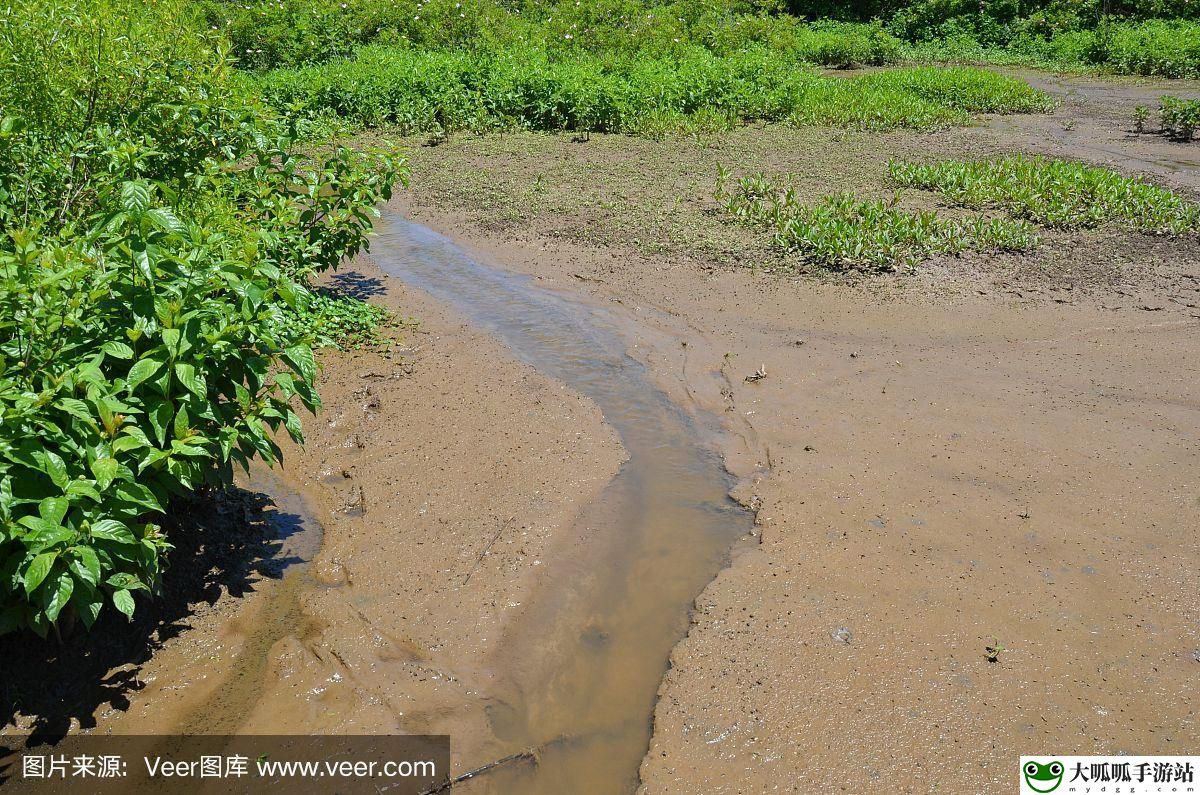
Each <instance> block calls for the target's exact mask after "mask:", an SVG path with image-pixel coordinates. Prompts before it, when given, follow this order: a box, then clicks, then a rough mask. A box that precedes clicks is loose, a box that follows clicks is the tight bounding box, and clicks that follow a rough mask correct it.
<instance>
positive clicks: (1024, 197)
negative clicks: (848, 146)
mask: <svg viewBox="0 0 1200 795" xmlns="http://www.w3.org/2000/svg"><path fill="white" fill-rule="evenodd" d="M888 170H889V174H890V177H891V179H892V181H893V182H894V183H895V184H896V185H898V186H902V187H910V188H918V189H921V190H930V191H936V192H938V193H941V194H942V195H943V196H945V197H946V199H947V200H948V201H949V202H951V203H952V204H955V205H958V206H962V207H971V208H976V209H983V208H1002V209H1005V210H1007V211H1009V212H1011V213H1013V214H1014V215H1016V216H1018V217H1020V218H1025V219H1028V220H1030V221H1034V222H1036V223H1039V224H1043V225H1045V226H1050V227H1054V228H1059V229H1074V228H1081V227H1083V228H1088V227H1096V226H1100V225H1101V224H1106V223H1121V224H1124V225H1126V226H1128V227H1130V228H1133V229H1137V230H1140V231H1143V232H1149V233H1154V234H1183V233H1185V232H1194V231H1198V230H1200V205H1198V204H1196V203H1195V202H1191V201H1188V200H1187V199H1184V198H1183V197H1181V196H1179V195H1178V194H1176V193H1174V192H1172V191H1169V190H1167V189H1165V188H1160V187H1158V186H1157V185H1151V184H1150V183H1148V182H1145V181H1144V180H1141V179H1138V178H1130V177H1124V176H1121V175H1120V174H1117V173H1116V172H1114V171H1111V170H1109V169H1106V168H1098V167H1095V166H1086V165H1084V164H1082V163H1076V162H1072V161H1066V160H1050V159H1046V158H1041V157H1028V156H1025V155H1016V156H1013V157H1007V158H1003V159H1000V160H981V161H970V162H960V161H954V160H951V161H946V162H942V163H933V164H928V165H922V164H915V163H906V162H893V163H891V164H889V167H888Z"/></svg>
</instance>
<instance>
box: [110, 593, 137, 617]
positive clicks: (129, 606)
mask: <svg viewBox="0 0 1200 795" xmlns="http://www.w3.org/2000/svg"><path fill="white" fill-rule="evenodd" d="M112 602H113V607H115V608H117V609H118V610H120V611H121V612H122V613H124V614H125V615H126V616H128V617H129V618H130V619H132V618H133V611H134V609H135V605H134V603H133V594H131V593H130V592H129V591H126V590H120V591H113V595H112Z"/></svg>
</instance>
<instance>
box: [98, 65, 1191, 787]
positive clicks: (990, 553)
mask: <svg viewBox="0 0 1200 795" xmlns="http://www.w3.org/2000/svg"><path fill="white" fill-rule="evenodd" d="M1089 90H1090V89H1089ZM1123 90H1125V89H1123ZM1145 90H1150V91H1157V88H1151V89H1145ZM1128 91H1129V92H1132V93H1129V94H1128V95H1126V94H1120V95H1119V96H1116V98H1115V99H1114V98H1113V97H1112V96H1110V95H1109V94H1107V93H1104V92H1100V94H1094V93H1093V94H1088V93H1087V92H1084V91H1077V92H1075V93H1074V94H1070V97H1071V99H1070V101H1069V102H1064V106H1063V108H1062V109H1060V110H1059V111H1058V113H1059V114H1060V115H1062V114H1071V119H1072V120H1073V125H1072V127H1073V129H1080V128H1081V126H1082V125H1085V123H1086V124H1088V125H1094V127H1095V130H1096V133H1095V135H1093V136H1091V138H1090V140H1091V141H1092V142H1093V143H1095V142H1099V144H1101V145H1102V146H1103V147H1109V145H1110V144H1111V143H1112V141H1116V143H1115V144H1113V145H1115V146H1117V147H1118V151H1119V152H1121V153H1122V155H1121V157H1120V158H1115V157H1112V156H1110V154H1106V151H1107V150H1105V151H1102V150H1101V149H1098V148H1095V147H1093V149H1092V150H1090V151H1082V150H1077V149H1075V148H1072V147H1074V146H1075V145H1074V144H1072V143H1071V141H1069V140H1066V139H1064V140H1061V141H1059V140H1057V139H1054V140H1050V139H1047V140H1049V142H1047V141H1046V140H1042V139H1040V138H1038V136H1037V135H1035V134H1029V133H1028V130H1030V129H1034V130H1036V129H1037V125H1045V124H1048V123H1056V124H1058V125H1059V126H1060V127H1061V126H1062V125H1063V124H1064V122H1063V121H1061V120H1057V121H1055V120H1056V119H1057V118H1058V117H1050V118H1051V121H1047V120H1046V119H1040V118H1039V119H1036V120H1030V121H1029V126H1028V127H1025V126H1022V123H1021V121H1020V120H1017V121H1016V122H1013V120H1005V121H1004V122H1003V123H1001V122H999V121H998V120H997V121H993V122H991V123H989V124H987V125H983V126H980V127H977V128H972V129H967V130H952V131H942V132H938V133H931V134H927V135H916V134H912V133H895V134H887V135H877V134H872V135H867V134H858V133H846V132H844V131H835V130H791V129H786V128H780V127H751V128H743V129H740V130H737V131H734V132H732V133H729V134H727V135H724V136H719V137H717V138H714V139H712V140H667V141H646V140H641V139H630V138H622V137H615V136H602V135H594V136H592V138H591V141H590V142H588V143H586V144H580V143H576V142H573V141H571V139H570V137H569V136H547V135H513V136H503V137H485V138H474V137H469V136H462V137H454V138H452V139H451V140H450V141H448V142H445V143H443V144H441V145H440V146H439V147H437V149H436V150H433V149H420V148H418V149H416V150H415V152H414V166H415V174H414V184H415V188H414V190H413V191H412V192H411V193H409V194H408V195H407V196H406V198H405V200H404V202H403V203H402V204H399V205H397V207H396V208H393V209H395V210H397V211H399V212H401V213H403V214H404V215H405V216H406V217H409V218H413V219H415V220H417V221H419V222H421V223H424V224H427V225H428V226H430V227H432V228H433V229H434V230H436V231H437V232H440V233H441V234H442V235H445V237H441V236H439V235H437V234H431V233H428V232H427V231H424V230H422V229H420V228H416V227H406V224H407V223H408V222H406V221H403V220H394V221H393V222H392V229H393V234H392V235H391V237H389V233H388V231H387V230H382V231H383V232H384V234H383V235H382V236H381V238H380V239H379V240H378V241H377V242H376V249H375V253H374V256H375V258H376V261H369V260H364V261H362V262H359V263H355V266H354V267H353V268H352V269H351V270H350V271H348V272H347V273H346V275H344V276H342V277H340V279H341V280H342V284H343V286H344V287H346V288H347V289H354V290H357V291H359V292H360V293H361V294H364V295H373V296H374V297H375V300H379V301H383V302H385V303H388V304H390V305H392V306H394V307H397V308H399V309H400V310H401V311H403V312H404V313H405V314H409V315H413V316H416V317H418V318H420V319H421V328H420V330H419V331H417V332H409V333H407V334H406V335H405V336H404V345H405V349H404V350H402V351H400V352H399V354H400V355H399V356H398V357H393V358H388V357H383V356H380V355H377V354H375V353H357V354H355V353H350V354H338V355H331V356H327V357H326V359H325V362H326V367H325V370H324V373H323V376H322V377H323V381H324V384H323V394H324V395H325V396H326V406H327V407H326V410H325V412H324V413H323V414H322V415H321V416H320V417H319V418H318V419H317V420H316V421H310V423H309V429H310V431H309V436H310V441H309V444H308V446H307V447H306V448H305V450H303V451H292V455H291V458H290V460H289V464H288V466H287V467H286V468H285V470H284V471H283V473H282V474H281V475H280V477H282V478H283V479H284V486H285V488H286V489H290V490H291V491H294V492H297V493H301V494H303V495H304V497H305V505H304V507H303V510H301V509H300V508H296V509H294V510H295V511H296V512H299V513H305V514H308V515H310V516H312V517H313V518H314V519H315V521H316V522H317V523H319V524H320V525H321V526H322V527H323V529H324V539H323V546H322V549H321V552H320V554H318V555H317V556H316V557H315V559H314V560H313V562H312V563H311V565H310V566H308V567H307V568H305V569H304V571H305V572H306V573H305V578H306V579H304V580H303V581H301V582H300V583H299V585H301V586H302V587H295V588H292V589H291V590H288V588H289V586H288V582H289V581H288V579H287V578H286V577H285V578H284V579H283V580H281V581H278V582H274V581H272V582H263V583H262V585H261V588H260V590H261V597H260V598H256V599H248V600H242V601H241V602H237V603H235V605H236V606H237V609H236V610H233V611H222V610H220V609H217V610H214V611H211V613H203V614H200V615H199V616H198V618H196V619H195V621H194V626H195V627H196V628H197V629H199V631H193V632H188V633H182V634H180V635H179V636H178V637H177V638H176V639H175V640H173V641H169V642H168V643H167V644H166V645H165V646H163V648H162V649H161V650H160V651H159V652H158V653H157V654H156V655H155V656H154V657H153V658H152V659H150V660H149V661H148V662H145V663H144V664H143V665H142V666H141V668H140V673H139V674H138V675H139V676H140V677H141V679H142V682H143V684H144V685H145V687H144V688H143V689H142V690H140V691H138V692H133V693H132V694H131V695H130V696H129V699H130V701H131V705H130V708H129V709H128V710H127V711H120V710H117V709H115V708H114V709H109V710H108V711H107V713H106V715H105V720H104V721H103V723H102V724H101V726H100V730H112V731H125V732H139V731H161V732H165V731H171V730H173V729H177V728H179V727H190V726H203V725H213V726H220V727H222V728H223V729H224V730H237V731H244V732H263V733H269V732H281V731H286V732H301V733H303V732H347V733H353V732H366V733H370V732H391V731H405V732H422V731H428V732H447V733H450V734H451V735H452V736H453V738H454V743H455V749H454V752H455V764H456V768H457V770H463V769H467V768H471V767H475V766H477V765H480V764H484V763H486V762H489V761H491V760H493V759H497V758H501V757H503V756H504V755H505V754H508V753H511V752H513V751H515V750H522V749H525V748H536V749H537V750H538V751H539V752H540V756H541V758H542V760H543V764H542V765H539V766H532V765H524V764H521V765H515V766H511V767H505V768H504V769H500V770H498V771H497V772H496V773H494V774H491V775H489V776H488V777H486V778H484V779H482V780H480V781H478V782H476V783H473V784H471V785H469V787H468V791H482V792H500V793H508V792H539V791H541V792H555V791H564V790H567V791H579V792H585V791H595V792H612V791H633V790H635V789H639V788H640V790H641V791H643V792H646V793H655V794H656V795H657V794H658V793H697V792H702V793H706V795H707V794H708V793H724V792H729V793H733V792H766V791H776V790H787V789H789V788H790V789H798V790H809V789H821V790H826V789H835V788H836V789H840V790H844V791H850V792H861V791H867V790H868V789H869V788H872V787H874V788H882V789H884V790H886V791H897V792H929V791H942V790H944V791H954V792H992V791H1004V790H1006V789H1009V788H1011V783H1012V780H1013V776H1014V773H1015V765H1016V760H1017V756H1018V755H1019V754H1022V753H1062V754H1067V753H1075V752H1078V753H1119V752H1123V751H1124V752H1130V753H1172V752H1187V750H1188V749H1189V748H1192V747H1194V746H1195V743H1196V741H1197V740H1198V739H1200V727H1198V726H1197V725H1196V716H1195V709H1194V706H1193V705H1192V704H1191V703H1190V702H1189V700H1188V699H1187V697H1186V694H1187V693H1189V692H1190V691H1189V688H1190V686H1191V684H1192V682H1193V681H1194V679H1195V676H1196V673H1197V671H1198V670H1200V669H1198V668H1197V666H1198V665H1200V663H1197V655H1198V654H1200V651H1198V650H1200V629H1198V628H1200V623H1198V621H1200V599H1198V597H1197V593H1198V590H1197V585H1198V584H1200V581H1198V578H1197V574H1196V572H1197V567H1198V564H1200V543H1198V541H1197V538H1196V534H1195V527H1196V525H1197V522H1198V521H1200V498H1198V497H1197V493H1196V488H1195V484H1196V480H1197V474H1198V473H1200V447H1198V446H1197V445H1196V443H1195V440H1196V439H1197V438H1198V437H1200V393H1198V388H1197V384H1200V335H1198V334H1197V331H1198V330H1200V270H1198V268H1200V266H1198V265H1197V263H1198V262H1200V242H1198V241H1196V240H1195V239H1193V238H1186V239H1176V240H1168V239H1165V238H1152V237H1148V236H1143V235H1136V234H1130V233H1126V232H1121V231H1119V230H1101V231H1097V232H1085V233H1071V234H1066V233H1062V234H1058V233H1054V234H1048V235H1047V239H1046V241H1045V242H1044V244H1043V247H1042V248H1041V249H1040V250H1039V252H1038V253H1037V254H1035V255H1032V256H1025V257H1018V256H1004V257H983V256H980V255H968V256H963V257H961V258H945V259H938V260H934V261H932V262H931V263H928V264H927V265H926V266H924V267H922V268H921V269H920V270H919V271H918V272H917V273H914V274H904V275H896V276H888V277H880V278H872V279H861V278H860V279H850V278H833V277H829V276H827V275H820V274H812V273H801V272H797V271H796V270H795V269H793V268H790V267H789V263H788V262H787V261H786V259H785V258H782V257H781V256H780V255H779V254H778V253H776V252H773V251H772V250H771V249H770V247H769V246H767V245H764V244H763V242H762V240H761V239H760V238H757V237H755V236H754V235H753V234H752V233H750V232H747V231H746V230H744V229H741V228H739V227H735V226H730V225H729V224H727V223H725V222H724V221H723V220H722V219H720V217H719V216H718V215H717V214H716V213H715V212H714V210H715V208H714V205H713V203H712V201H711V199H710V198H709V196H708V194H709V192H710V190H711V184H712V178H713V176H715V165H716V163H724V164H733V165H736V166H737V167H738V168H739V170H743V171H750V170H764V171H769V172H782V171H790V172H792V173H793V174H795V175H796V179H797V182H798V184H799V186H800V187H801V188H803V189H806V190H812V191H821V192H829V191H830V190H831V186H835V185H836V186H837V189H839V190H840V189H855V190H860V191H865V192H871V191H880V190H882V189H883V185H882V178H881V175H882V173H883V171H884V169H885V166H886V162H887V160H888V158H890V157H937V156H958V157H963V156H987V155H990V154H997V153H1003V152H1009V151H1014V150H1022V151H1025V150H1036V151H1044V152H1047V153H1053V154H1059V155H1071V156H1077V157H1082V158H1084V159H1088V160H1091V161H1093V162H1105V163H1109V164H1112V165H1114V166H1116V167H1119V168H1124V169H1126V170H1139V171H1140V170H1145V171H1149V172H1151V173H1154V174H1156V175H1157V176H1158V178H1160V179H1162V180H1164V181H1166V182H1168V183H1169V184H1172V185H1174V186H1176V187H1178V188H1179V189H1180V190H1185V191H1187V190H1194V189H1195V185H1196V184H1197V183H1196V170H1195V169H1194V168H1193V167H1191V166H1189V165H1188V162H1189V161H1188V158H1191V157H1193V155H1192V150H1190V149H1184V150H1180V149H1176V148H1169V149H1166V150H1164V153H1163V157H1166V160H1165V161H1164V160H1163V157H1159V156H1158V155H1156V154H1154V153H1150V151H1149V150H1150V149H1154V150H1155V152H1157V147H1159V146H1160V144H1159V143H1158V142H1153V141H1145V140H1139V141H1133V142H1126V143H1121V141H1122V140H1123V138H1122V135H1123V134H1120V133H1111V127H1112V125H1113V124H1115V123H1116V119H1117V117H1118V116H1119V115H1120V114H1121V112H1122V111H1121V110H1120V108H1121V107H1123V104H1122V103H1129V102H1135V103H1136V104H1145V102H1144V100H1143V99H1142V98H1141V97H1142V96H1143V95H1142V94H1141V93H1138V92H1140V91H1143V89H1142V88H1130V89H1128ZM1065 93H1067V92H1066V91H1064V94H1065ZM1118 106H1119V107H1118ZM1064 118H1065V117H1064ZM1100 131H1109V132H1105V133H1104V135H1101V132H1100ZM1063 132H1071V131H1070V130H1066V129H1064V130H1063ZM1105 136H1108V137H1105ZM1110 138H1111V139H1112V141H1110V140H1109V139H1110ZM1162 146H1167V144H1165V143H1164V144H1162ZM1152 161H1154V162H1158V163H1159V164H1160V165H1161V164H1162V163H1164V162H1166V163H1167V166H1163V169H1162V170H1161V171H1156V170H1155V168H1153V167H1152V166H1153V164H1154V163H1153V162H1152ZM395 229H400V230H401V233H400V234H395V233H394V231H395ZM455 252H458V253H455ZM462 252H465V254H463V253H462ZM414 261H421V262H425V264H426V265H427V266H430V267H427V268H425V269H423V270H422V269H414V268H413V267H411V265H412V263H413V262H414ZM406 262H407V265H406V264H405V263H406ZM472 262H473V263H474V265H472V264H471V263H472ZM381 266H382V267H381ZM735 266H737V267H735ZM388 273H390V274H391V276H390V277H389V276H388V275H387V274H388ZM405 284H408V285H413V287H406V286H405ZM479 291H482V292H479ZM567 383H570V384H571V386H570V387H568V386H567ZM622 396H623V397H622ZM622 407H623V408H622ZM602 410H603V414H602ZM605 418H607V420H608V423H607V424H606V422H605ZM647 418H649V419H650V422H649V423H647V422H645V420H646V419H647ZM639 423H640V424H639ZM647 428H653V429H655V430H654V431H653V433H649V434H648V435H642V434H643V431H644V430H645V429H647ZM663 440H666V443H665V444H660V442H662V441H663ZM660 447H661V448H662V449H659V448H660ZM714 449H716V450H718V451H719V453H720V457H719V458H717V457H716V456H714V454H713V452H712V451H713V450H714ZM679 451H684V455H683V456H682V457H678V458H677V457H676V456H675V455H674V454H675V453H676V452H679ZM723 468H724V470H727V471H728V476H726V474H725V472H724V470H723ZM727 489H732V492H733V494H734V495H736V497H737V499H738V501H739V502H740V503H742V504H743V505H745V506H747V507H749V508H751V509H753V510H754V511H755V512H756V516H757V519H756V524H755V526H754V527H750V526H749V524H748V519H747V516H746V514H745V513H744V511H742V510H741V509H739V508H738V507H737V506H734V505H732V504H731V503H729V502H728V501H727V500H726V499H725V491H726V490H727ZM681 529H682V530H684V531H690V532H692V533H693V534H694V537H698V538H704V539H705V543H704V544H703V545H695V547H696V548H695V549H688V548H686V547H687V545H686V544H685V545H684V546H683V547H682V548H681V547H680V546H679V541H680V539H684V540H686V539H687V538H688V535H687V533H686V532H685V533H683V534H681V533H680V532H679V531H680V530H681ZM739 539H741V540H740V541H739ZM660 542H661V543H660ZM730 549H734V550H735V552H734V554H733V556H732V563H731V565H730V566H728V568H724V569H722V566H723V565H724V564H725V563H726V561H727V558H728V552H729V550H730ZM689 556H691V557H689ZM718 571H719V572H720V573H719V574H718V573H717V572H718ZM713 575H716V577H715V579H714V580H712V581H711V583H709V579H710V578H711V577H712V576H713ZM647 583H649V584H650V585H651V586H652V588H651V589H650V590H644V589H643V588H644V586H645V585H646V584H647ZM706 583H707V587H705V585H706ZM635 589H636V590H637V591H638V593H639V594H640V596H639V597H638V598H639V599H641V598H643V597H645V596H646V595H647V594H650V595H651V598H650V602H654V601H655V600H660V601H661V602H662V603H663V604H665V605H668V606H669V609H667V610H664V611H658V612H655V611H643V610H641V609H633V608H630V607H629V605H632V604H644V602H640V601H637V600H636V599H634V598H632V595H633V593H634V590H635ZM697 593H699V598H698V599H697V600H696V602H695V610H694V612H693V613H692V614H691V624H690V627H689V625H688V609H687V608H688V607H689V606H690V605H691V599H692V598H693V597H694V596H695V594H697ZM218 606H219V605H218ZM281 628H282V629H281ZM685 633H686V636H685ZM676 641H679V642H678V644H676ZM989 648H991V649H992V653H988V651H987V650H988V649H989ZM997 649H998V652H997V651H996V650H997ZM668 654H669V659H670V667H669V670H666V672H665V678H662V680H661V683H660V682H659V677H660V675H661V674H662V673H663V671H664V669H665V668H666V664H665V663H666V660H667V656H668ZM647 661H650V662H653V665H648V664H647ZM223 691H224V692H229V693H235V694H240V695H238V696H237V698H231V697H228V696H225V697H222V696H220V695H219V693H221V692H223ZM656 695H657V699H656V698H655V696H656ZM149 707H153V708H152V709H151V708H149ZM651 712H652V713H653V723H652V728H653V732H652V734H651V722H650V717H651ZM647 746H648V753H646V754H645V755H644V757H643V752H644V751H646V749H647ZM614 759H619V760H621V761H620V762H619V763H617V764H608V761H609V760H614ZM589 786H590V787H591V790H588V789H585V787H589ZM555 787H557V789H555Z"/></svg>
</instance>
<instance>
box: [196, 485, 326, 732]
mask: <svg viewBox="0 0 1200 795" xmlns="http://www.w3.org/2000/svg"><path fill="white" fill-rule="evenodd" d="M248 487H249V488H250V489H251V490H252V491H257V492H262V493H265V494H270V495H271V500H272V503H273V507H272V508H271V509H270V510H268V512H267V521H268V522H269V523H270V525H271V528H272V529H273V530H274V531H275V537H276V539H277V541H278V544H277V547H276V548H275V551H274V554H273V555H272V557H270V558H268V559H266V560H264V561H262V563H261V564H259V571H260V573H261V574H262V575H263V576H264V577H267V578H269V579H272V580H278V581H279V582H277V583H275V584H274V585H273V586H272V588H271V590H270V591H269V597H268V598H267V600H265V602H264V604H263V607H262V609H261V610H260V611H259V612H258V613H257V614H256V615H255V616H254V620H253V623H252V624H250V625H249V627H248V629H247V632H246V637H245V642H244V644H243V646H242V648H241V651H240V652H239V653H238V656H237V658H236V659H235V660H234V662H233V666H232V671H231V673H230V674H229V676H228V677H227V678H226V679H225V680H224V681H223V682H222V685H221V687H218V688H216V689H215V690H214V691H213V692H212V694H211V695H209V696H208V698H206V699H205V700H204V701H203V702H202V703H200V704H199V705H197V706H195V707H193V708H192V709H191V711H190V712H189V713H187V714H186V715H185V716H184V717H183V718H182V719H181V720H180V721H179V723H178V724H177V725H176V727H175V733H176V734H183V735H189V734H235V733H236V732H237V730H238V729H239V728H240V727H241V726H242V724H243V723H244V722H245V720H246V717H247V716H248V715H249V714H250V712H251V710H252V708H253V706H254V705H255V704H256V703H258V700H259V697H260V694H261V692H262V681H263V678H264V676H265V675H266V671H267V665H268V662H269V660H270V651H271V648H272V647H273V646H274V645H275V644H276V643H278V642H279V641H280V640H282V639H283V638H285V637H287V636H288V635H293V634H294V635H300V634H301V633H302V629H303V627H302V624H303V613H302V611H301V609H300V594H301V593H302V592H303V589H304V588H305V587H308V586H310V585H311V584H312V578H311V576H310V573H309V567H308V565H307V564H308V563H310V562H312V559H313V558H314V557H315V556H316V554H317V553H318V552H319V551H320V549H321V534H322V529H321V525H320V522H319V521H318V520H317V519H316V517H315V516H314V515H313V513H312V511H311V510H310V509H309V507H308V505H307V504H305V502H304V500H303V499H302V498H301V497H300V495H299V494H297V493H296V492H295V491H293V490H292V489H290V488H289V487H288V486H287V485H285V484H284V483H283V481H282V480H280V479H279V477H278V476H276V475H275V474H274V473H272V472H271V471H270V470H268V469H267V468H266V467H261V466H260V467H255V468H254V469H253V471H252V474H251V477H250V482H249V484H248Z"/></svg>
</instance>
